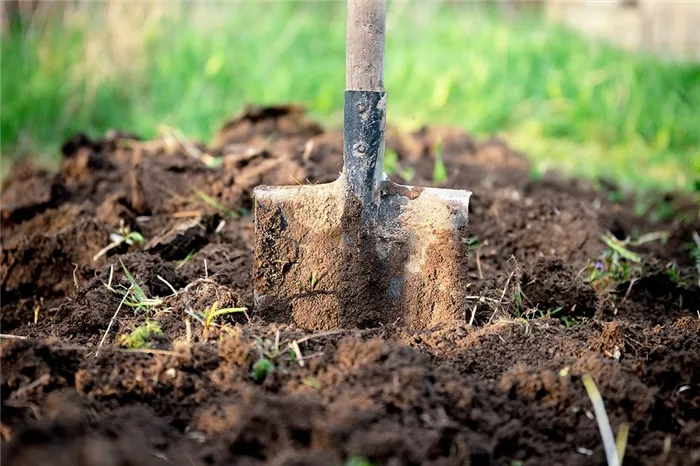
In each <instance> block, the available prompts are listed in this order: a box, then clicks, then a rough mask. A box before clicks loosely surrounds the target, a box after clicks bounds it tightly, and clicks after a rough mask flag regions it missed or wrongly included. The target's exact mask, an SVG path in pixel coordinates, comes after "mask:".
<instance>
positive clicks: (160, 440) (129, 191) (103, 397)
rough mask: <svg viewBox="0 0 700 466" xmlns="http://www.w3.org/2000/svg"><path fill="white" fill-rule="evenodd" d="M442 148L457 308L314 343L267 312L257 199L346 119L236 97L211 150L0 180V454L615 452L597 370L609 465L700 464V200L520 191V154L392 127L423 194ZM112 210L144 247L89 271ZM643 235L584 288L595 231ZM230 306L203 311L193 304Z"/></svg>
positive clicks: (194, 458) (102, 147) (440, 457)
mask: <svg viewBox="0 0 700 466" xmlns="http://www.w3.org/2000/svg"><path fill="white" fill-rule="evenodd" d="M438 139H441V140H442V141H443V148H444V152H443V158H444V161H445V164H446V167H447V170H448V174H449V177H448V179H447V180H445V181H444V182H443V183H442V185H443V186H445V187H452V188H465V189H469V190H471V191H473V193H474V196H473V198H472V206H471V213H470V228H471V233H472V235H474V236H475V237H476V238H475V239H474V241H473V242H472V244H471V246H470V247H471V251H470V255H469V259H468V263H467V266H466V273H467V274H468V276H469V277H470V280H471V281H470V283H471V284H470V286H469V288H468V289H467V292H468V293H467V294H468V296H467V301H468V305H467V306H464V309H463V310H462V311H461V312H460V316H459V319H457V320H450V321H445V322H437V324H436V325H435V326H433V327H431V328H429V329H411V328H409V327H408V326H403V325H402V323H401V322H398V323H396V324H394V323H389V324H386V325H383V326H378V327H374V326H372V325H369V326H364V327H369V328H362V329H357V328H355V326H352V327H353V328H339V329H332V330H330V331H326V332H322V333H309V332H304V331H302V330H299V329H298V328H296V327H294V326H292V325H287V324H281V323H272V322H270V321H266V320H265V316H260V315H257V314H256V310H255V309H254V306H253V291H252V281H251V268H252V263H253V253H252V250H251V248H252V245H253V244H254V232H253V225H252V221H251V215H250V213H249V212H250V210H251V208H252V201H251V194H252V189H253V188H254V187H255V186H257V185H259V184H268V185H290V184H295V183H296V182H299V183H307V182H309V183H317V182H329V181H332V180H334V179H335V178H337V176H338V172H339V170H340V168H341V165H342V136H341V133H339V132H337V131H335V132H324V131H323V129H322V128H321V127H320V126H319V125H318V124H317V123H315V122H313V121H310V120H309V119H308V118H307V117H306V116H305V115H304V113H303V111H301V110H300V109H298V108H288V107H284V106H278V107H274V108H250V109H247V110H246V111H245V112H244V113H243V114H242V115H240V116H239V117H237V118H236V119H234V120H232V121H230V122H229V123H227V124H226V125H225V126H224V128H223V129H222V131H221V132H220V134H219V135H218V136H217V138H216V142H215V144H214V145H212V146H211V147H207V146H205V145H203V144H198V143H189V142H185V141H178V140H177V139H173V138H172V137H170V138H164V139H163V140H157V141H140V140H138V139H137V138H135V137H131V136H128V135H122V134H117V133H115V134H111V135H110V137H108V138H105V139H104V140H91V139H89V138H87V137H86V136H84V135H78V136H76V137H75V138H73V139H71V140H70V141H68V142H67V143H66V144H65V145H64V147H63V159H62V162H61V167H60V170H59V171H58V172H57V173H49V172H46V171H42V170H40V169H36V168H33V167H32V166H29V165H26V164H24V165H18V166H17V167H15V169H14V171H13V172H12V173H11V174H10V176H9V177H8V180H7V181H6V182H5V183H4V185H3V188H2V257H1V260H0V272H1V274H2V290H1V291H2V316H1V322H0V323H1V324H2V339H1V345H2V346H1V350H2V380H1V386H0V393H1V396H2V411H1V417H2V420H1V421H2V424H1V427H2V428H1V429H0V433H1V434H2V457H3V460H4V461H5V462H6V463H7V464H8V465H10V464H11V465H19V466H22V465H37V464H52V465H61V466H62V465H85V466H88V465H89V466H93V465H147V464H148V465H150V464H163V465H168V464H170V465H172V464H175V465H224V464H237V465H256V464H274V465H282V464H284V465H302V464H304V465H306V464H317V465H333V464H338V465H343V464H354V465H359V464H377V465H379V464H382V465H383V464H386V465H404V464H407V465H408V464H415V465H417V464H431V465H459V464H464V465H467V464H499V465H500V464H503V465H520V464H532V465H535V464H557V465H571V464H581V465H583V464H605V455H604V449H603V443H602V441H601V437H600V433H599V431H598V427H597V425H596V421H595V418H594V415H593V408H592V404H591V401H590V399H589V398H588V396H587V394H586V391H585V389H584V386H583V384H582V382H581V378H582V376H583V375H585V374H589V375H591V376H592V377H593V379H594V380H595V382H596V384H597V386H598V389H599V390H600V392H601V393H602V395H603V398H604V401H605V408H606V410H607V413H608V415H609V417H610V423H611V425H612V427H613V430H614V431H615V432H617V431H618V429H619V428H620V426H621V425H623V424H627V425H629V427H630V430H629V438H628V441H627V448H626V452H625V457H624V464H629V465H634V464H650V465H651V464H653V465H658V464H665V465H696V464H700V314H699V313H698V312H699V310H700V289H699V287H698V271H697V269H696V267H695V264H694V262H693V259H692V257H691V255H690V250H689V249H688V246H687V245H688V244H689V243H690V242H692V232H693V231H700V216H699V215H700V212H699V211H698V206H697V204H695V203H693V202H687V201H686V200H684V198H683V197H682V196H679V195H673V196H670V195H669V196H668V197H667V198H666V201H667V202H666V204H667V205H668V204H669V203H670V204H673V205H675V206H676V210H675V215H674V216H672V217H668V216H667V217H666V220H663V221H662V220H655V215H654V211H653V209H652V210H651V211H650V212H648V214H647V215H646V216H642V217H640V216H637V215H635V214H634V213H633V212H634V205H635V203H637V202H639V199H634V198H632V197H629V196H627V197H624V200H623V201H621V202H617V203H616V202H612V201H611V200H609V197H610V196H609V193H610V192H611V191H614V190H615V189H616V188H615V187H614V186H610V185H608V184H602V185H601V186H600V187H599V188H598V189H595V188H594V185H593V184H592V183H588V182H586V181H582V180H566V179H560V178H559V177H558V176H556V175H555V174H551V175H547V176H546V177H545V178H544V179H541V180H538V181H533V180H532V179H531V178H530V177H529V176H528V173H529V164H528V162H527V159H526V158H525V157H524V156H523V155H520V154H517V153H515V152H513V151H512V150H511V149H510V148H508V146H507V145H505V144H504V143H503V142H501V141H497V140H492V141H486V142H479V141H475V140H473V139H472V138H470V137H469V136H468V135H466V134H464V133H462V132H461V131H459V130H455V129H452V128H426V129H423V130H421V131H418V132H416V133H413V134H400V133H398V132H395V131H391V132H390V134H389V137H388V146H389V147H390V148H392V149H393V150H395V151H396V152H397V154H398V155H399V163H400V164H401V165H402V166H403V167H412V168H414V169H415V171H416V178H415V179H414V180H412V181H411V184H414V185H416V186H429V185H430V184H431V178H432V170H433V164H434V157H433V155H434V154H433V149H432V148H434V147H435V143H436V141H437V140H438ZM212 158H215V159H212ZM216 158H218V159H216ZM211 160H218V161H219V162H220V163H214V164H212V163H208V162H211ZM392 177H393V179H394V180H396V181H406V180H401V179H400V177H399V176H398V175H392ZM212 200H213V201H214V202H211V201H212ZM217 204H219V205H220V206H223V207H224V208H221V207H219V206H217ZM650 205H651V204H650ZM120 224H121V225H122V226H123V228H128V229H130V230H131V231H138V232H140V233H141V234H142V235H143V237H144V242H143V244H141V245H139V244H134V245H132V246H129V245H127V244H122V245H120V246H118V247H115V248H113V249H112V250H110V251H109V252H108V253H106V254H105V255H103V256H101V257H99V258H97V260H94V258H93V257H94V256H95V254H96V253H97V252H98V251H99V250H100V249H102V248H103V247H105V246H106V245H107V244H108V243H109V242H110V238H109V235H110V234H111V233H115V232H118V231H119V229H120ZM658 231H664V232H667V233H668V237H667V239H666V241H665V242H661V241H658V240H655V241H649V242H646V243H644V244H641V245H639V246H632V245H628V246H627V247H628V248H629V249H630V250H633V251H634V252H636V253H638V254H639V255H640V258H641V261H640V262H639V263H629V264H626V265H627V266H629V267H630V273H629V274H628V275H627V276H626V277H623V278H620V279H616V280H610V281H607V282H605V285H606V286H602V285H601V283H603V282H602V281H594V282H590V280H589V277H590V276H591V272H592V268H593V267H594V265H592V264H595V263H596V262H597V261H599V260H600V258H601V255H602V254H603V252H604V251H605V250H606V249H607V246H606V244H605V243H604V242H603V241H602V237H603V235H604V234H605V233H607V232H611V233H612V234H614V235H615V236H616V237H617V238H618V239H620V240H624V239H626V238H628V237H632V238H633V239H634V238H639V237H640V236H641V235H643V234H645V233H650V232H658ZM125 270H128V272H129V273H130V274H131V275H132V276H133V277H134V279H135V281H136V283H137V284H138V291H139V293H140V294H141V295H142V296H144V297H148V298H150V299H151V300H152V301H150V302H147V303H146V304H144V306H143V308H141V309H137V308H135V307H130V306H128V305H127V304H121V303H122V300H123V297H124V293H125V292H126V290H129V289H131V292H130V294H129V296H131V297H132V299H133V297H134V296H135V294H134V289H135V288H134V285H133V284H132V283H131V281H130V280H129V278H128V277H127V275H126V273H125ZM155 298H159V299H158V300H155V301H153V300H154V299H155ZM359 298H360V299H357V300H356V301H353V302H356V303H362V302H363V300H371V299H372V297H371V296H367V297H363V296H360V297H359ZM120 304H121V306H120ZM132 304H133V303H132ZM357 305H359V304H357ZM240 307H244V308H246V309H247V312H246V313H243V312H236V313H228V314H225V315H221V316H218V317H216V318H215V319H214V321H213V324H212V325H209V326H207V325H205V322H204V321H205V316H204V314H205V312H206V311H207V310H211V309H212V308H214V309H227V308H240ZM117 311H118V312H117ZM110 322H111V326H110ZM154 324H157V326H158V327H159V328H160V330H161V332H152V334H151V335H150V338H148V339H147V340H146V342H145V343H143V342H142V343H140V344H137V345H136V346H138V348H137V349H127V348H126V346H128V343H127V341H126V340H125V339H124V338H122V336H124V335H129V334H131V335H132V336H133V335H136V334H137V333H139V331H136V329H137V328H139V329H141V330H143V329H145V328H146V327H145V326H146V325H150V326H153V325H154ZM108 329H109V331H108ZM132 332H134V333H133V334H132ZM103 338H104V342H102V340H103ZM101 342H102V343H101ZM131 346H134V344H133V343H132V344H131ZM300 354H301V358H300V356H299V355H300ZM262 358H265V359H266V360H268V361H270V366H271V367H272V368H273V370H271V371H268V372H267V373H265V371H261V370H260V364H261V363H258V361H260V360H261V359H262ZM256 363H258V364H256ZM361 460H365V461H367V463H363V462H361Z"/></svg>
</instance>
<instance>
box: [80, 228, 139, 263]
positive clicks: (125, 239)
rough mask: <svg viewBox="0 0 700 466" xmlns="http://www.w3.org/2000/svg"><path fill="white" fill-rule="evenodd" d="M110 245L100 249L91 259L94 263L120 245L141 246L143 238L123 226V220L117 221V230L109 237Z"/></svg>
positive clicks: (136, 232)
mask: <svg viewBox="0 0 700 466" xmlns="http://www.w3.org/2000/svg"><path fill="white" fill-rule="evenodd" d="M109 240H110V243H109V244H108V245H107V246H105V247H104V248H102V249H100V250H99V251H98V252H97V254H95V255H94V256H93V258H92V260H93V261H96V260H97V259H99V258H100V257H102V256H104V255H105V254H107V253H108V252H109V251H111V250H112V249H114V248H118V247H119V246H121V245H122V244H127V245H129V246H133V245H134V244H143V236H142V235H141V233H139V232H138V231H131V229H130V228H129V227H128V226H127V225H125V224H124V220H120V221H119V230H118V231H116V232H114V233H112V234H110V235H109Z"/></svg>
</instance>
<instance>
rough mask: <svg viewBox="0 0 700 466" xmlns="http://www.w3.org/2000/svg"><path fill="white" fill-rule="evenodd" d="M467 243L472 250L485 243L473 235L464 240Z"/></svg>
mask: <svg viewBox="0 0 700 466" xmlns="http://www.w3.org/2000/svg"><path fill="white" fill-rule="evenodd" d="M462 241H465V242H466V243H467V247H468V248H469V250H470V251H474V250H475V249H479V248H480V247H481V245H482V244H483V243H482V242H481V241H479V237H478V236H472V237H471V238H467V239H466V240H462Z"/></svg>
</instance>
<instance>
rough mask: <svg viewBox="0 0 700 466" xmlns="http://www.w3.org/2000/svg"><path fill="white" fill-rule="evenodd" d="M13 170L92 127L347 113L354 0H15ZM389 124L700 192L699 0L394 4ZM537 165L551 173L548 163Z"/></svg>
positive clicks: (10, 74)
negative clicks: (248, 111) (288, 110)
mask: <svg viewBox="0 0 700 466" xmlns="http://www.w3.org/2000/svg"><path fill="white" fill-rule="evenodd" d="M1 5H2V10H1V13H2V35H1V51H0V53H1V55H0V60H1V62H0V64H1V74H0V76H1V81H2V87H1V92H2V94H1V106H0V111H1V125H0V140H1V144H2V159H3V160H2V162H3V163H2V165H3V173H6V171H7V168H8V165H9V164H10V163H11V162H12V161H14V160H17V159H24V158H32V159H34V160H36V161H38V162H40V163H42V164H46V165H49V166H51V165H52V164H53V165H55V163H56V162H57V160H58V157H59V149H58V148H59V147H60V144H61V143H62V142H63V141H64V140H65V139H66V138H67V137H69V136H71V135H72V134H73V133H75V132H77V131H84V132H86V133H87V134H88V135H90V136H93V137H99V136H101V135H103V134H104V133H105V131H107V130H109V129H112V128H116V129H121V130H125V131H130V132H134V133H136V134H139V135H141V136H143V137H147V138H151V137H155V136H157V135H158V133H159V131H160V130H162V129H163V128H164V127H166V126H167V127H169V128H176V129H177V130H179V131H180V132H181V133H183V134H184V135H186V136H187V137H188V138H190V139H197V140H201V141H205V142H208V141H211V140H212V137H213V134H214V133H215V132H216V131H217V130H218V128H219V127H220V126H221V124H222V123H223V122H224V121H225V120H226V119H227V118H228V117H230V116H231V115H233V114H235V113H236V112H238V111H239V110H240V109H241V108H242V106H243V105H245V104H246V103H255V104H272V103H288V102H298V103H302V104H304V105H305V106H306V108H307V109H308V111H309V112H310V113H311V114H312V115H313V116H314V117H315V118H317V119H318V121H319V122H321V123H322V124H323V125H324V126H326V127H329V128H331V127H339V126H341V125H342V99H343V90H344V79H345V66H344V61H345V3H344V2H343V1H285V0H277V1H225V2H214V1H198V2H182V1H158V2H156V1H123V0H122V1H116V0H112V1H109V0H107V1H100V2H97V1H90V2H87V1H82V2H77V1H62V2H36V1H4V0H3V1H2V3H1ZM387 23H388V24H387V29H388V31H387V40H388V43H387V57H386V61H387V63H386V88H387V91H388V93H389V116H388V119H389V121H388V124H389V125H392V126H396V127H399V128H400V129H403V130H407V131H408V130H412V129H416V128H419V127H420V126H422V125H426V124H430V125H450V126H457V127H460V128H462V129H464V130H466V131H468V132H470V133H472V134H474V135H476V136H479V137H490V136H492V135H497V136H499V137H502V138H504V139H505V140H506V141H507V142H508V143H509V144H510V145H512V146H514V147H515V148H516V149H518V150H520V151H522V152H524V153H527V154H528V155H529V156H530V158H531V159H532V160H533V161H534V167H535V169H534V170H535V172H539V173H541V172H543V171H545V170H546V169H549V168H555V169H558V170H561V171H563V172H565V173H567V174H572V175H579V176H587V177H598V176H605V177H609V178H613V179H615V180H617V181H618V182H620V183H621V184H622V185H623V186H628V187H634V188H637V189H648V188H660V189H680V190H684V191H692V190H695V191H700V181H699V180H700V28H698V27H697V25H698V24H700V2H682V1H676V2H674V1H665V2H661V1H653V0H636V1H634V0H614V1H608V2H589V1H570V2H553V1H544V0H543V1H516V0H510V1H509V0H503V1H479V2H466V1H462V2H447V1H410V2H409V1H392V0H389V2H388V15H387ZM535 174H536V173H535Z"/></svg>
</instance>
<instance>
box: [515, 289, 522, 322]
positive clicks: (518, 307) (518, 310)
mask: <svg viewBox="0 0 700 466" xmlns="http://www.w3.org/2000/svg"><path fill="white" fill-rule="evenodd" d="M522 294H523V292H522V290H521V289H520V284H518V285H517V286H516V287H515V293H514V294H513V302H514V303H515V316H516V317H517V318H518V319H520V317H521V315H522V300H523V297H522Z"/></svg>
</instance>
